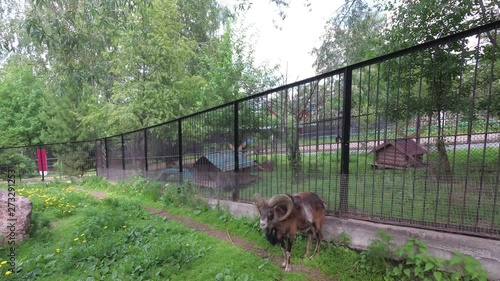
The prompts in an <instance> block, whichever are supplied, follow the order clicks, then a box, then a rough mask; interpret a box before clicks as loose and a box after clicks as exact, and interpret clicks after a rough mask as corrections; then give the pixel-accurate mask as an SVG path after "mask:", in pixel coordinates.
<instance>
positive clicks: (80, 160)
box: [55, 145, 92, 177]
mask: <svg viewBox="0 0 500 281" xmlns="http://www.w3.org/2000/svg"><path fill="white" fill-rule="evenodd" d="M91 152H92V148H91V147H90V146H88V145H78V146H67V145H64V146H60V147H59V149H58V150H57V152H56V156H57V163H56V164H55V167H56V169H57V170H58V172H59V173H60V174H63V175H67V176H79V177H83V175H85V173H86V172H87V171H88V170H90V169H91V168H92V167H91V165H89V164H90V163H91V162H92V155H91Z"/></svg>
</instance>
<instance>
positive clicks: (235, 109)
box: [232, 101, 240, 202]
mask: <svg viewBox="0 0 500 281" xmlns="http://www.w3.org/2000/svg"><path fill="white" fill-rule="evenodd" d="M238 111H239V103H238V101H235V102H234V105H233V116H234V124H233V130H234V140H233V142H234V190H233V195H232V200H233V201H234V202H237V201H238V200H239V199H240V189H239V183H238V179H239V175H238V172H239V170H240V159H239V158H240V157H239V150H238V147H239V146H240V144H239V142H240V134H239V130H238V125H239V124H238V123H239V118H238V117H239V116H238Z"/></svg>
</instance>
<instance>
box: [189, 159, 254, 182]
mask: <svg viewBox="0 0 500 281" xmlns="http://www.w3.org/2000/svg"><path fill="white" fill-rule="evenodd" d="M234 156H235V155H234V151H231V150H229V151H222V152H215V153H209V154H206V155H203V156H201V157H200V158H198V160H196V162H195V163H194V164H193V167H192V168H191V173H192V179H191V182H192V183H193V184H195V185H198V186H202V187H212V188H215V187H218V188H223V189H226V190H229V189H233V188H234V187H243V186H246V185H249V184H252V183H254V182H256V181H257V180H258V179H259V176H258V175H253V174H251V173H250V172H251V171H252V170H255V168H256V163H255V162H254V161H252V160H250V159H249V158H248V157H247V156H246V155H245V154H244V153H243V152H241V151H239V152H238V167H239V171H238V172H235V171H234V169H235V159H234V158H235V157H234Z"/></svg>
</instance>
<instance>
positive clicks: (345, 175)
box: [339, 67, 352, 213]
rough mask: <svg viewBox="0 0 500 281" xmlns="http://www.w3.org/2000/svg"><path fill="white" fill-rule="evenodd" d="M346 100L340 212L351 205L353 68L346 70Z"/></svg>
mask: <svg viewBox="0 0 500 281" xmlns="http://www.w3.org/2000/svg"><path fill="white" fill-rule="evenodd" d="M343 98H344V101H343V106H342V143H341V147H342V148H341V156H340V206H339V207H340V213H346V212H347V211H348V206H349V142H350V134H351V101H352V69H351V68H349V67H346V68H345V70H344V97H343Z"/></svg>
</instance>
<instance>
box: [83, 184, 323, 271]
mask: <svg viewBox="0 0 500 281" xmlns="http://www.w3.org/2000/svg"><path fill="white" fill-rule="evenodd" d="M79 190H82V191H83V189H79ZM87 192H88V193H89V194H91V195H93V196H95V197H97V198H99V199H104V198H106V193H104V192H100V191H87ZM144 209H145V210H147V211H148V212H149V213H150V214H152V215H154V216H160V217H164V218H167V219H169V220H174V221H178V222H180V223H182V224H184V225H186V226H187V227H189V228H192V229H194V230H196V231H200V232H205V233H207V234H208V235H210V236H213V237H215V238H217V239H219V240H224V241H227V242H229V243H231V244H233V245H234V246H236V247H239V248H243V249H245V250H246V251H248V252H250V253H252V254H254V255H257V256H259V257H262V258H267V259H269V260H270V261H271V262H273V263H274V264H276V265H278V266H279V265H281V263H282V262H283V258H282V257H274V256H269V253H268V252H267V251H266V250H265V249H263V248H261V247H259V246H257V245H255V244H253V243H251V242H249V241H246V240H244V239H241V238H239V237H235V236H232V235H231V234H230V233H229V231H227V230H226V231H222V230H220V229H216V228H213V227H211V226H210V225H207V224H203V223H200V222H197V221H195V220H192V219H189V218H186V217H182V216H177V215H173V214H170V213H168V212H166V211H165V210H161V209H156V208H152V207H144ZM292 271H293V272H300V273H304V274H305V275H306V276H307V279H308V280H315V281H330V280H332V279H328V278H326V277H325V276H323V275H322V274H321V272H320V271H319V270H318V269H316V268H311V267H308V266H305V265H302V264H292Z"/></svg>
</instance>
